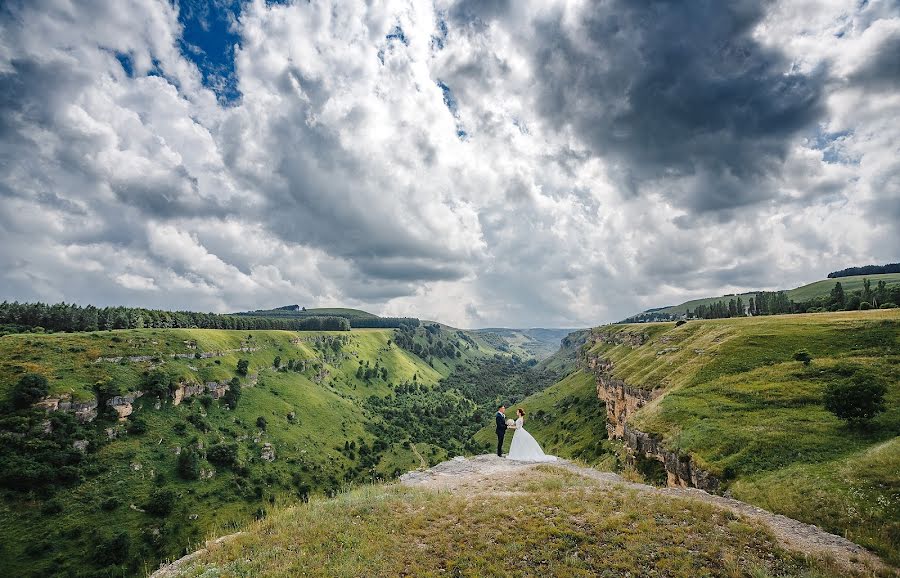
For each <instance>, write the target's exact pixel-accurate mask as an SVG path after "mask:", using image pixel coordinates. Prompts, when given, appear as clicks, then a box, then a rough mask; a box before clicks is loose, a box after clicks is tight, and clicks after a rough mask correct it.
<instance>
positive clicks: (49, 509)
mask: <svg viewBox="0 0 900 578" xmlns="http://www.w3.org/2000/svg"><path fill="white" fill-rule="evenodd" d="M62 511H63V505H62V502H60V501H59V500H57V499H56V498H52V499H50V500H47V501H46V502H44V505H43V506H41V514H43V515H45V516H52V515H54V514H58V513H60V512H62Z"/></svg>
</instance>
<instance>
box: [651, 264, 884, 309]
mask: <svg viewBox="0 0 900 578" xmlns="http://www.w3.org/2000/svg"><path fill="white" fill-rule="evenodd" d="M863 279H868V280H869V281H870V282H871V284H872V287H875V285H877V284H878V282H879V281H884V282H885V283H886V284H888V285H892V284H895V283H900V273H886V274H883V275H856V276H851V277H840V278H837V279H823V280H821V281H815V282H813V283H809V284H808V285H802V286H800V287H797V288H794V289H789V290H788V291H787V296H788V299H790V300H792V301H796V302H800V301H808V300H810V299H813V298H815V297H825V296H827V295H828V294H829V293H830V292H831V289H832V288H833V287H834V284H835V283H836V282H840V283H841V286H842V287H843V288H844V292H846V293H851V292H853V291H857V290H860V289H862V288H863ZM755 295H756V293H755V292H753V291H750V292H747V293H738V294H736V295H722V296H720V297H704V298H703V299H692V300H690V301H685V302H684V303H681V304H680V305H674V306H672V307H664V308H661V309H658V311H659V312H660V313H685V312H686V311H687V310H688V309H690V310H694V309H696V308H697V306H698V305H711V304H713V303H715V302H717V301H723V300H724V301H728V300H729V299H732V298H735V299H736V298H737V297H738V296H740V297H741V298H742V299H743V300H744V302H745V303H746V302H747V301H748V300H749V299H750V298H751V297H754V296H755Z"/></svg>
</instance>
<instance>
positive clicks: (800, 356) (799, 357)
mask: <svg viewBox="0 0 900 578" xmlns="http://www.w3.org/2000/svg"><path fill="white" fill-rule="evenodd" d="M794 361H802V362H803V365H809V363H810V362H811V361H812V356H811V355H810V354H809V351H807V350H805V349H801V350H800V351H797V352H796V353H794Z"/></svg>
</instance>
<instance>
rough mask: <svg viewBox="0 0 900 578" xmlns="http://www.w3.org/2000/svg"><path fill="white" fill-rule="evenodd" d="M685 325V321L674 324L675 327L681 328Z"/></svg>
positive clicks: (681, 320)
mask: <svg viewBox="0 0 900 578" xmlns="http://www.w3.org/2000/svg"><path fill="white" fill-rule="evenodd" d="M685 323H687V321H685V320H684V319H679V320H678V321H676V322H675V327H681V326H682V325H684V324H685Z"/></svg>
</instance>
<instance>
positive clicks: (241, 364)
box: [237, 359, 250, 375]
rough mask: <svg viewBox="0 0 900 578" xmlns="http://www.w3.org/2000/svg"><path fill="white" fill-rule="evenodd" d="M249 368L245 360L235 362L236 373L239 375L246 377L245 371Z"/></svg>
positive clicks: (248, 363)
mask: <svg viewBox="0 0 900 578" xmlns="http://www.w3.org/2000/svg"><path fill="white" fill-rule="evenodd" d="M249 368H250V362H249V361H247V360H246V359H241V360H239V361H238V362H237V372H238V374H240V375H247V370H248V369H249Z"/></svg>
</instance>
